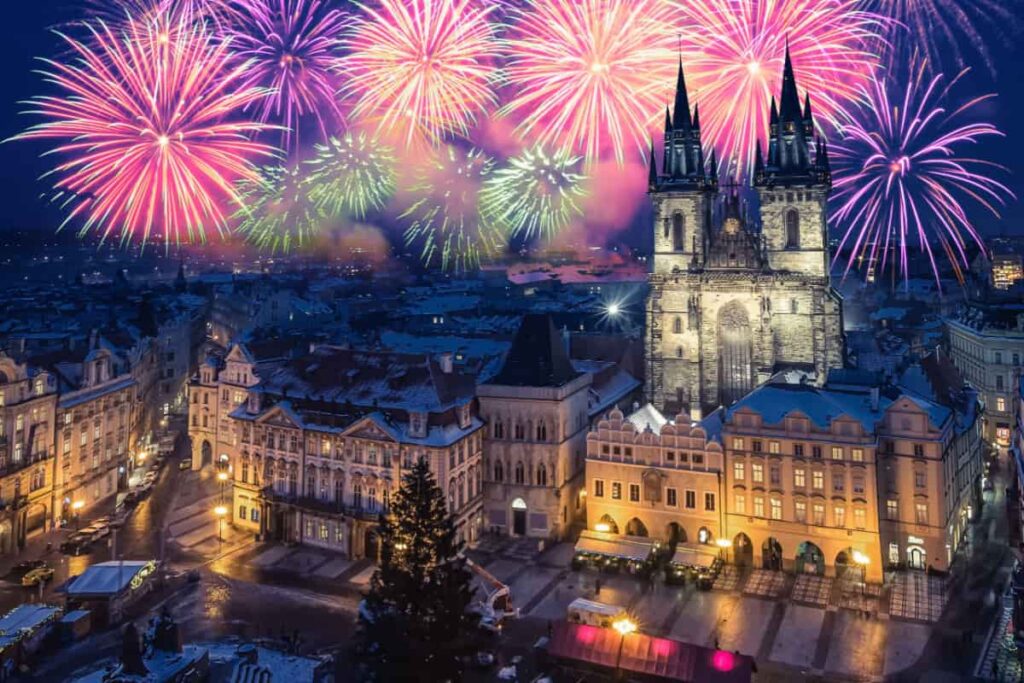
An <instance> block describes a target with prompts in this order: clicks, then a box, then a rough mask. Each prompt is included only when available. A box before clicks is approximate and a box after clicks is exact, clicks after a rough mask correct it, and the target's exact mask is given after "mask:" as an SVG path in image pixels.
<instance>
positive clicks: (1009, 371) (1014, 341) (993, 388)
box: [946, 306, 1024, 448]
mask: <svg viewBox="0 0 1024 683" xmlns="http://www.w3.org/2000/svg"><path fill="white" fill-rule="evenodd" d="M946 331H947V335H948V340H949V355H950V357H951V358H952V359H953V363H954V364H955V365H956V367H957V369H958V370H959V371H960V374H961V375H962V376H963V378H964V379H965V380H966V381H967V382H969V383H970V384H971V386H973V387H974V388H975V389H977V390H978V393H979V398H980V400H981V402H982V405H983V406H984V416H983V421H982V428H983V433H984V436H985V439H986V440H987V441H989V442H990V443H993V444H995V445H998V446H1000V447H1003V448H1006V447H1008V446H1009V445H1010V440H1011V437H1012V434H1013V425H1014V409H1013V398H1014V391H1015V389H1016V387H1017V382H1018V379H1019V377H1020V375H1021V369H1022V367H1024V366H1022V364H1021V362H1022V359H1024V310H1021V309H1020V308H1019V307H1017V306H993V307H991V308H983V307H980V306H971V307H968V308H966V309H965V310H963V311H962V312H961V313H960V314H959V315H957V316H956V317H953V318H948V319H947V320H946Z"/></svg>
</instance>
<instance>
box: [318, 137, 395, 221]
mask: <svg viewBox="0 0 1024 683" xmlns="http://www.w3.org/2000/svg"><path fill="white" fill-rule="evenodd" d="M306 163H307V164H309V167H310V182H311V184H312V189H311V191H310V194H311V196H312V198H313V201H314V202H315V203H316V205H317V207H319V208H320V209H321V210H322V211H324V212H325V213H327V214H328V215H330V216H347V217H350V218H358V219H362V218H365V217H366V214H367V213H368V212H370V211H379V210H380V209H382V208H384V205H385V204H386V203H387V201H388V199H390V198H391V195H393V194H394V192H395V157H394V152H393V151H392V150H391V148H390V147H388V146H386V145H383V144H380V143H379V142H377V141H376V140H374V139H373V138H370V137H368V136H367V135H366V134H365V133H358V134H355V135H353V134H352V133H346V134H345V135H344V136H342V137H331V139H330V140H328V142H327V144H318V145H316V156H315V157H314V158H313V159H311V160H309V161H308V162H306Z"/></svg>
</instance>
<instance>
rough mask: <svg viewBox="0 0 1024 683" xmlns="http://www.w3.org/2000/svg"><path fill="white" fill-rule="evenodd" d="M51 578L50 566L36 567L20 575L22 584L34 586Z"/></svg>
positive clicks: (51, 570)
mask: <svg viewBox="0 0 1024 683" xmlns="http://www.w3.org/2000/svg"><path fill="white" fill-rule="evenodd" d="M52 578H53V569H52V568H50V567H36V568H35V569H33V570H32V571H30V572H29V573H28V574H25V576H23V577H21V585H22V586H35V585H37V584H38V583H40V582H45V581H49V580H50V579H52Z"/></svg>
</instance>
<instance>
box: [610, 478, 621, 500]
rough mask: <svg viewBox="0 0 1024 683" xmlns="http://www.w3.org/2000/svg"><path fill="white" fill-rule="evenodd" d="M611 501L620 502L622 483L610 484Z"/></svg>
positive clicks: (614, 482)
mask: <svg viewBox="0 0 1024 683" xmlns="http://www.w3.org/2000/svg"><path fill="white" fill-rule="evenodd" d="M612 500H622V483H621V482H617V481H613V482H612Z"/></svg>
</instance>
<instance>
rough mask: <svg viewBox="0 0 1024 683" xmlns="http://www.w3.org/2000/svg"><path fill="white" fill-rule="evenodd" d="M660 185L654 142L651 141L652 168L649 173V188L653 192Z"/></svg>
mask: <svg viewBox="0 0 1024 683" xmlns="http://www.w3.org/2000/svg"><path fill="white" fill-rule="evenodd" d="M657 185H658V162H657V161H656V160H655V158H654V140H653V138H652V139H651V167H650V169H649V170H648V172H647V188H648V189H650V190H653V189H654V188H655V187H657Z"/></svg>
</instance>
